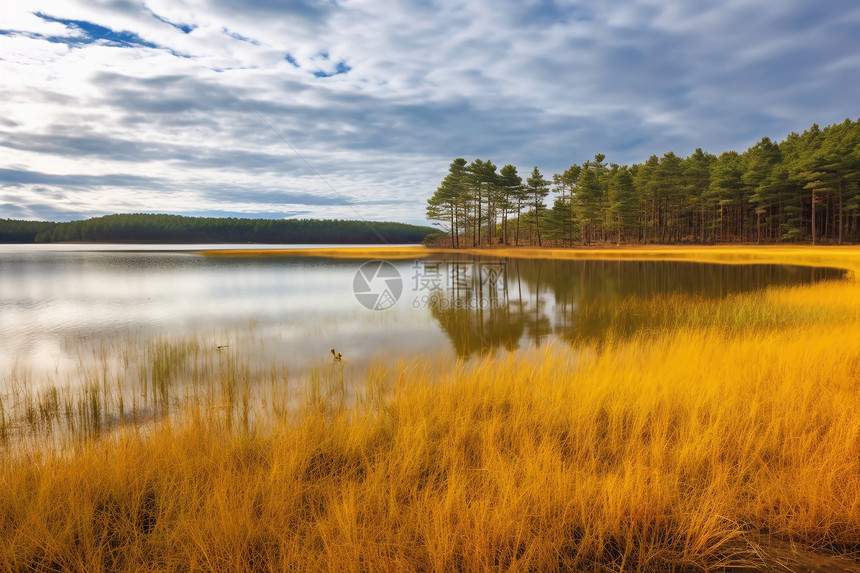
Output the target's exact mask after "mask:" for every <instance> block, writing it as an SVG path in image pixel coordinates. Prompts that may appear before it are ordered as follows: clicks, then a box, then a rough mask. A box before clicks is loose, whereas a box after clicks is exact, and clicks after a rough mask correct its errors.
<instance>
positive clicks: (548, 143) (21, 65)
mask: <svg viewBox="0 0 860 573" xmlns="http://www.w3.org/2000/svg"><path fill="white" fill-rule="evenodd" d="M4 11H5V12H4V20H3V23H2V24H0V27H2V30H3V31H2V33H0V77H2V78H3V79H2V80H0V118H2V121H0V145H2V146H3V157H4V162H3V164H2V165H0V169H6V170H11V171H14V172H28V173H39V174H45V175H51V176H64V177H65V178H66V179H65V180H64V179H62V178H60V179H57V178H54V177H44V178H43V179H44V181H41V182H36V183H33V182H29V183H28V182H22V181H21V180H22V179H27V177H30V176H28V175H20V174H19V175H14V176H13V175H11V174H8V173H7V181H6V182H5V183H3V182H2V181H0V185H3V188H2V189H0V195H2V197H3V198H2V199H0V204H2V203H5V204H7V205H11V206H12V207H7V210H9V213H11V210H14V212H15V213H16V216H17V214H18V213H21V212H30V213H32V214H33V216H47V215H46V214H50V213H51V212H54V213H56V214H58V216H59V215H62V216H63V217H69V216H74V214H75V213H79V214H81V215H89V214H95V213H99V212H112V211H128V210H136V211H140V210H146V211H160V210H165V211H174V212H216V211H217V212H232V213H249V214H256V213H267V214H269V213H278V212H283V213H284V214H285V216H289V215H290V214H292V213H298V212H306V213H308V214H309V215H312V216H319V217H324V216H337V217H349V218H356V217H359V216H360V217H366V218H372V219H402V220H410V221H420V220H421V219H422V218H423V205H422V203H423V201H424V199H425V198H426V197H427V196H428V195H429V194H430V193H431V192H432V191H433V189H434V188H435V187H436V185H437V184H438V180H439V179H440V178H441V177H442V175H444V172H445V170H446V168H447V165H448V163H449V162H450V160H451V159H452V158H453V157H455V156H466V157H474V156H481V157H490V158H492V159H493V160H494V162H496V163H497V164H504V163H508V162H511V163H514V164H516V165H519V166H520V167H521V169H522V170H526V168H529V167H530V166H531V165H535V164H537V165H540V166H541V167H542V168H544V170H545V171H560V170H561V169H564V167H566V166H567V165H569V164H570V163H572V162H574V161H576V162H581V161H584V160H585V159H587V158H589V157H591V156H592V155H593V154H594V153H597V152H602V153H606V154H607V156H608V159H609V160H610V161H615V162H634V161H642V160H644V159H645V158H647V157H648V156H649V155H651V154H652V153H656V154H662V153H663V152H666V151H669V150H670V149H673V150H675V151H676V152H679V153H681V154H685V153H688V152H690V151H692V149H694V148H695V147H704V148H706V149H709V150H712V151H715V152H719V151H722V150H723V149H726V148H739V149H740V148H743V147H745V146H747V145H750V144H752V143H753V142H754V141H755V140H756V139H758V138H759V137H761V136H764V135H768V136H770V137H773V138H776V139H779V138H781V137H783V136H784V135H786V134H787V133H788V132H789V131H792V130H802V129H804V128H805V127H807V126H808V125H810V124H812V123H813V122H817V123H820V124H827V123H830V122H834V121H840V120H841V119H844V117H846V116H854V115H857V112H856V104H855V99H856V96H855V92H856V91H857V90H856V87H857V86H856V85H853V84H856V83H857V81H858V80H857V79H856V78H857V77H860V76H858V74H857V72H858V71H860V70H858V68H860V60H857V59H856V58H853V57H851V56H850V54H854V53H856V52H857V51H858V48H860V40H858V39H857V38H856V37H855V36H856V34H854V33H853V31H852V30H851V28H852V26H851V24H850V23H851V22H856V21H857V20H858V19H860V8H858V7H856V6H855V4H853V3H849V2H847V1H841V2H833V3H830V4H828V5H820V6H816V7H815V11H813V12H811V11H810V8H809V6H808V5H807V4H806V3H804V2H801V1H800V0H788V1H787V2H784V3H781V4H780V5H778V6H777V5H773V4H772V3H765V2H764V1H763V0H757V1H754V2H748V1H744V2H741V1H739V0H733V1H731V2H719V3H718V2H703V3H699V4H695V5H691V4H689V3H687V2H681V0H674V1H670V2H666V1H661V2H658V1H656V0H628V1H621V0H613V1H607V2H600V3H584V2H573V1H566V2H553V1H551V0H541V1H529V2H517V1H514V0H507V1H498V0H496V1H490V0H471V1H467V2H450V1H436V0H410V1H401V2H394V1H393V0H388V1H382V0H342V1H340V2H337V3H335V2H330V1H327V0H302V1H296V2H289V3H282V2H276V1H273V0H258V1H255V2H238V1H233V0H205V1H204V0H197V1H192V0H188V1H184V2H175V1H172V0H144V2H126V1H123V0H101V1H97V2H93V1H87V2H83V1H82V0H34V1H32V2H21V1H13V2H11V4H10V5H8V6H5V5H4ZM37 13H38V14H42V15H44V16H46V17H45V18H41V17H38V16H36V15H35V14H37ZM58 20H69V21H72V20H74V21H81V22H90V23H92V24H95V25H97V26H101V27H102V28H103V29H99V30H101V32H100V33H98V34H88V33H87V29H86V25H83V26H84V27H83V28H81V27H80V26H75V25H74V24H71V23H69V25H68V26H67V25H64V24H63V23H62V22H60V21H58ZM105 29H106V30H105ZM90 30H93V28H90ZM108 30H109V31H108ZM123 33H124V34H123ZM137 39H139V41H138V40H137ZM287 54H289V55H290V57H291V58H292V59H293V60H294V61H295V63H296V64H298V67H296V66H295V65H293V64H292V63H291V62H289V61H287V59H286V56H287ZM339 72H345V73H339ZM316 73H322V74H324V75H328V76H330V77H316V76H315V74H316ZM831 86H832V89H828V87H831ZM837 86H838V89H837ZM267 122H268V123H269V124H270V125H271V126H272V127H273V128H274V129H275V130H277V131H278V133H279V134H280V135H281V136H283V138H284V139H286V141H287V142H288V143H285V142H284V141H282V140H281V139H280V137H279V135H278V134H275V133H274V132H273V131H272V129H271V128H270V127H269V126H268V125H267ZM290 146H294V147H295V148H296V149H297V150H298V151H300V152H301V154H302V155H303V156H304V157H305V158H306V159H307V160H308V162H310V164H311V165H313V167H314V168H315V169H316V171H318V172H319V173H320V174H322V175H323V176H324V177H325V178H326V179H327V180H328V181H329V183H331V185H332V186H333V187H334V188H335V189H336V190H337V193H332V191H331V189H329V188H328V186H327V185H326V184H324V183H323V181H321V180H320V179H319V178H318V177H317V176H316V175H315V174H314V173H313V171H312V170H310V169H309V168H308V167H307V165H305V164H304V163H303V162H302V161H301V160H299V158H298V157H297V156H296V155H295V153H294V152H293V151H292V150H291V149H290ZM117 174H122V175H123V176H126V177H132V178H134V177H137V178H138V179H130V180H123V178H122V177H118V176H117ZM84 176H88V177H90V179H87V178H86V177H84ZM99 177H101V179H99ZM93 178H95V179H93ZM147 181H148V182H149V183H147ZM132 183H133V184H132ZM147 185H150V187H147ZM164 185H168V186H169V187H170V188H169V189H164V188H163V186H164ZM314 197H319V198H320V200H314V199H313V198H314ZM368 201H375V202H376V203H370V204H368V203H367V202H368ZM348 203H355V208H354V209H353V208H352V207H349V206H348ZM380 205H385V207H384V208H380ZM13 207H14V209H13ZM3 209H4V208H3V207H2V206H0V217H3V216H10V215H9V213H4V211H3ZM52 209H53V211H52ZM356 211H358V213H356Z"/></svg>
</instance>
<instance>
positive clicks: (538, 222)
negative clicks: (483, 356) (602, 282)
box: [427, 119, 860, 248]
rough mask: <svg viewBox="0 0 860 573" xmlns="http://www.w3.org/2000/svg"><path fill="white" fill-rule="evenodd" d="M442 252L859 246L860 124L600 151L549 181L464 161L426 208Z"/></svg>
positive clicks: (477, 161) (533, 174)
mask: <svg viewBox="0 0 860 573" xmlns="http://www.w3.org/2000/svg"><path fill="white" fill-rule="evenodd" d="M427 218H428V220H430V221H434V222H435V223H436V224H437V225H438V226H439V227H441V228H442V229H443V231H444V232H445V234H444V235H441V236H437V237H436V238H435V243H436V244H437V245H439V246H448V247H454V248H460V247H475V246H492V245H542V246H571V245H586V246H587V245H606V244H616V245H621V244H637V243H640V244H672V243H697V244H716V243H746V244H753V243H754V244H773V243H780V242H790V243H811V244H844V243H858V242H860V120H857V121H854V122H852V121H851V120H850V119H846V120H845V121H844V122H843V123H841V124H834V125H830V126H828V127H825V128H824V129H821V128H819V127H818V125H813V126H812V127H811V128H809V129H807V130H806V131H804V132H803V133H802V134H797V133H791V134H790V135H789V136H788V137H787V138H786V139H785V140H784V141H781V142H779V143H777V142H774V141H771V140H770V138H767V137H765V138H763V139H761V141H759V142H758V143H756V144H755V145H754V146H752V147H750V148H749V149H747V150H746V151H744V152H743V153H738V152H736V151H726V152H724V153H722V154H720V155H719V156H716V155H713V154H711V153H707V152H704V151H702V149H701V148H699V149H696V151H695V152H694V153H692V154H691V155H690V156H688V157H680V156H678V155H676V154H675V153H673V152H671V151H670V152H668V153H664V154H663V156H662V157H658V156H656V155H652V156H651V157H650V158H648V160H647V161H645V162H644V163H639V164H634V165H617V164H615V163H606V156H605V155H603V154H597V155H595V156H594V159H591V160H588V161H585V162H584V163H583V164H581V165H577V164H573V165H571V166H570V167H569V168H567V169H566V170H564V172H562V173H556V174H553V175H552V176H551V178H549V179H547V178H545V176H544V174H542V173H541V171H540V169H539V168H538V167H534V169H533V170H532V171H531V173H530V174H528V175H526V176H525V180H523V176H521V175H520V174H519V173H518V171H517V168H516V167H514V166H513V165H510V164H508V165H505V166H503V167H501V168H500V169H499V168H497V166H496V165H495V164H493V162H492V161H490V160H482V159H475V160H474V161H472V162H471V163H468V162H467V161H466V160H465V159H462V158H458V159H455V160H454V161H453V162H452V163H451V165H450V168H449V171H448V174H447V175H446V176H445V178H444V179H443V180H442V182H441V184H440V185H439V187H438V188H437V189H436V191H435V192H434V193H433V195H432V197H430V199H429V200H428V202H427Z"/></svg>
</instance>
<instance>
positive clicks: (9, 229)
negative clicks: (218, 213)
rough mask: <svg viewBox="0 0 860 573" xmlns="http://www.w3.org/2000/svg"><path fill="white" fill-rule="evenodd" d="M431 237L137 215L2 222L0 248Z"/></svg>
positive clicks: (340, 226)
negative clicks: (13, 245)
mask: <svg viewBox="0 0 860 573" xmlns="http://www.w3.org/2000/svg"><path fill="white" fill-rule="evenodd" d="M432 232H434V229H433V228H431V227H420V226H416V225H407V224H405V223H388V222H385V223H381V222H366V221H344V220H333V219H242V218H234V217H223V218H220V217H219V218H215V217H184V216H181V215H154V214H140V213H138V214H129V215H107V216H104V217H95V218H92V219H86V220H82V221H71V222H67V223H51V222H41V221H16V220H11V219H0V243H58V242H87V243H107V242H116V243H283V244H290V243H313V244H318V243H330V244H368V243H369V244H376V243H420V242H421V241H422V240H423V239H424V238H425V237H426V236H427V235H428V234H429V233H432Z"/></svg>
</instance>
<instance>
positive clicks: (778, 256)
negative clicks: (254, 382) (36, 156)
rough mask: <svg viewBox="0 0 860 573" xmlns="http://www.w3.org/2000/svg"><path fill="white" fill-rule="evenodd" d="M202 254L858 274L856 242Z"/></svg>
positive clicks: (225, 251) (204, 253)
mask: <svg viewBox="0 0 860 573" xmlns="http://www.w3.org/2000/svg"><path fill="white" fill-rule="evenodd" d="M198 254H200V255H202V256H204V257H220V258H267V257H330V258H340V259H364V258H379V259H390V260H396V259H408V258H413V257H415V258H427V257H430V256H433V255H452V254H463V255H473V256H492V257H501V258H511V259H558V260H606V261H637V260H641V261H649V260H665V261H678V262H697V263H718V264H736V265H742V264H790V265H791V264H793V265H804V266H811V267H830V268H838V269H844V270H846V271H848V273H850V275H851V276H852V277H854V278H856V277H857V276H860V272H858V271H860V246H857V245H850V246H844V245H842V246H831V245H826V246H811V245H802V246H775V245H762V246H733V245H730V246H713V247H712V246H701V245H692V246H686V245H671V246H666V245H661V246H656V247H655V246H649V245H634V246H629V247H609V248H602V247H598V248H581V247H573V248H555V247H547V248H541V247H538V248H535V247H507V248H468V249H442V248H428V247H422V246H416V247H369V248H346V247H337V248H322V249H211V250H204V251H198Z"/></svg>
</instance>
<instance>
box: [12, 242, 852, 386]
mask: <svg viewBox="0 0 860 573" xmlns="http://www.w3.org/2000/svg"><path fill="white" fill-rule="evenodd" d="M294 246H295V245H294ZM224 247H225V246H224V245H211V246H206V245H188V246H180V247H177V246H176V245H170V246H152V245H123V246H115V245H96V246H89V245H47V246H45V245H25V246H22V245H5V246H4V245H0V377H2V376H3V375H5V373H7V372H9V371H10V369H11V368H13V366H14V365H15V364H16V363H17V364H18V365H19V366H21V365H24V366H26V367H27V368H29V369H32V370H33V371H34V372H36V373H38V372H39V371H55V372H60V371H63V370H70V369H74V368H75V365H76V364H77V363H78V361H79V360H80V358H81V353H82V352H86V349H87V348H89V347H90V346H91V345H93V344H98V343H99V341H102V340H106V339H111V338H112V337H113V338H115V337H117V336H121V337H133V336H141V337H145V336H149V335H153V334H167V335H189V336H199V335H201V333H202V334H203V335H205V336H206V340H207V341H209V342H210V343H211V344H213V345H214V344H219V345H220V344H227V345H229V344H235V343H237V341H238V340H239V339H243V340H244V342H243V344H246V345H250V346H249V347H250V348H253V351H254V352H255V353H256V354H258V356H259V358H260V359H261V360H264V361H277V362H279V363H285V364H287V365H290V366H292V367H298V368H302V367H306V366H309V365H312V364H317V363H320V362H322V361H323V360H325V359H326V357H327V356H328V354H329V351H330V349H331V348H336V349H337V350H338V351H339V352H341V353H343V355H344V357H345V359H346V360H349V361H352V362H353V363H355V364H359V365H360V364H364V363H367V362H369V361H371V360H374V359H377V358H380V357H394V356H401V355H415V354H431V355H432V354H439V353H450V354H453V355H457V356H460V357H463V358H467V357H469V356H472V355H475V354H480V353H481V352H483V351H484V350H486V349H487V348H498V347H503V348H507V349H509V350H515V349H517V348H527V347H529V346H530V345H531V346H539V345H542V344H545V343H547V342H548V341H550V340H554V339H573V338H575V336H576V335H579V336H581V335H583V334H585V335H588V336H599V335H600V331H601V328H602V325H601V320H600V318H599V317H600V316H603V315H602V314H601V312H599V310H601V309H604V310H605V309H608V308H612V307H613V305H617V304H619V303H620V302H621V301H623V300H624V299H626V298H628V297H640V298H647V297H651V296H654V295H657V294H667V293H678V294H688V295H701V296H706V297H720V296H725V295H727V294H730V293H736V292H742V291H750V290H754V289H761V288H764V287H766V286H768V285H791V284H801V283H809V282H812V281H818V280H824V279H834V278H839V277H841V276H842V272H841V271H838V270H834V269H810V268H803V267H794V266H783V265H779V266H777V265H746V266H731V265H715V264H698V263H680V262H653V261H651V262H614V261H613V262H606V261H550V260H543V261H530V260H503V259H494V258H475V257H465V256H445V257H438V256H437V257H431V258H426V259H418V260H402V261H391V262H390V263H385V264H381V263H379V262H372V261H371V262H370V263H369V264H368V265H366V266H362V265H363V264H364V263H366V262H368V261H364V260H344V259H327V258H316V257H313V258H264V259H251V258H207V257H203V256H200V255H199V254H198V253H197V252H195V251H197V250H200V249H203V248H224ZM228 247H229V246H228ZM244 247H248V245H244ZM177 249H181V250H177ZM357 273H358V274H357ZM356 293H357V294H358V295H359V296H358V297H357V296H356ZM374 308H375V310H374ZM595 317H597V318H595ZM249 341H250V342H249ZM82 349H84V350H82Z"/></svg>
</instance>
